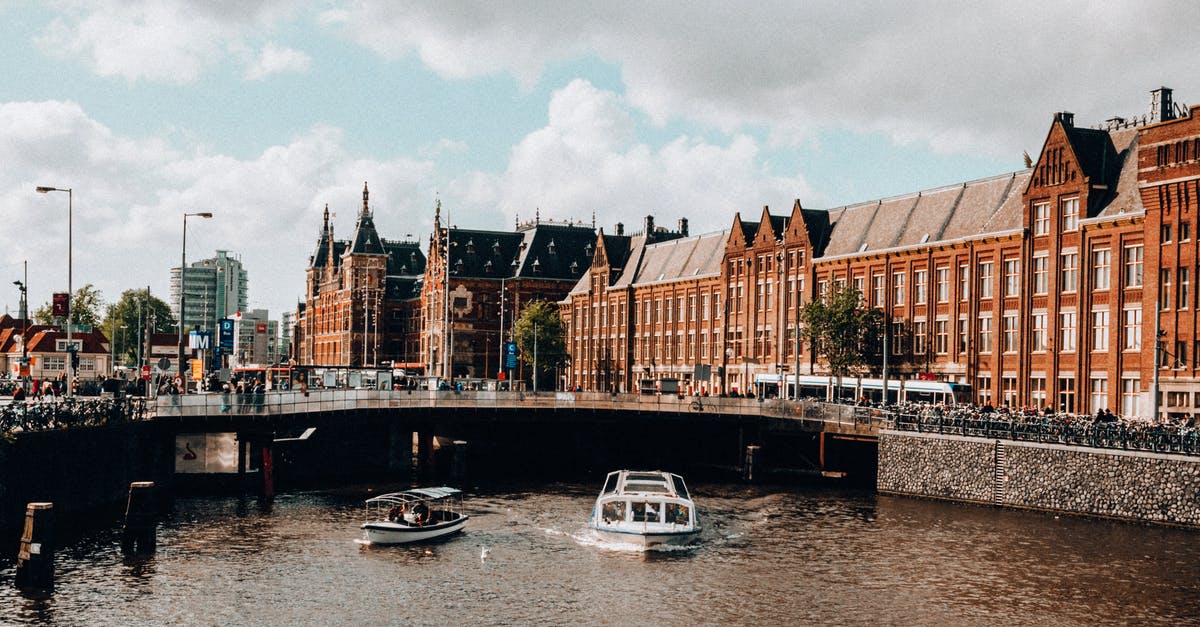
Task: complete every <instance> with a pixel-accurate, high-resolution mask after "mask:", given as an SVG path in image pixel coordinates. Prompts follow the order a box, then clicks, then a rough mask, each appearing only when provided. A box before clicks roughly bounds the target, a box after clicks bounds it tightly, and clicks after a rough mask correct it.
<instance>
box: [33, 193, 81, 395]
mask: <svg viewBox="0 0 1200 627" xmlns="http://www.w3.org/2000/svg"><path fill="white" fill-rule="evenodd" d="M35 189H36V190H37V193H39V194H48V193H50V192H66V193H67V353H68V360H67V361H68V363H67V396H68V397H70V396H74V395H75V390H74V388H75V360H74V359H70V356H71V355H73V354H74V349H75V343H74V342H72V341H71V299H72V297H73V296H74V294H73V293H72V292H71V267H72V263H71V262H72V259H71V257H72V255H71V251H72V246H71V237H72V214H73V213H74V211H73V210H72V205H73V204H74V192H72V191H71V189H72V188H70V187H67V188H59V187H45V186H40V185H39V186H38V187H36V188H35Z"/></svg>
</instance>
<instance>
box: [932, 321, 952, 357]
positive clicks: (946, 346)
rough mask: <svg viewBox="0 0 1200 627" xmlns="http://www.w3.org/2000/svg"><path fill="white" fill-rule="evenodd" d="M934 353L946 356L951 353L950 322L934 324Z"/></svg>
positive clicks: (936, 322) (935, 322)
mask: <svg viewBox="0 0 1200 627" xmlns="http://www.w3.org/2000/svg"><path fill="white" fill-rule="evenodd" d="M933 325H934V352H936V353H937V354H939V355H945V354H946V353H949V352H950V321H949V320H935V321H934V323H933Z"/></svg>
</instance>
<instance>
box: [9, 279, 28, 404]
mask: <svg viewBox="0 0 1200 627" xmlns="http://www.w3.org/2000/svg"><path fill="white" fill-rule="evenodd" d="M25 275H26V276H25V280H26V281H28V280H29V272H28V271H26V273H25ZM13 285H15V286H17V289H19V290H21V368H20V369H18V370H17V372H19V373H23V372H25V370H24V368H25V367H26V364H27V363H28V362H27V361H26V360H27V359H28V357H27V355H28V353H26V347H28V346H29V338H28V337H27V336H28V335H29V294H28V293H27V292H28V288H27V287H26V286H25V283H24V282H23V281H13ZM21 387H22V388H24V387H25V377H24V375H22V376H21Z"/></svg>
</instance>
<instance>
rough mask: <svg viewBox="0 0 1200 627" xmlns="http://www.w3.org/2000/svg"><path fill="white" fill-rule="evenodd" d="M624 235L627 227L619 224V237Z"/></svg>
mask: <svg viewBox="0 0 1200 627" xmlns="http://www.w3.org/2000/svg"><path fill="white" fill-rule="evenodd" d="M624 234H625V225H624V224H621V223H620V222H618V223H617V235H624Z"/></svg>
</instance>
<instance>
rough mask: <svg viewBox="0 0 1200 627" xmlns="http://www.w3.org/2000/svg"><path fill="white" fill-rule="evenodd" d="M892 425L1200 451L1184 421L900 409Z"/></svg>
mask: <svg viewBox="0 0 1200 627" xmlns="http://www.w3.org/2000/svg"><path fill="white" fill-rule="evenodd" d="M894 428H895V429H897V430H900V431H917V432H921V433H941V434H949V435H965V436H975V437H982V438H990V439H1003V440H1013V441H1017V442H1042V443H1046V444H1067V445H1073V446H1090V447H1094V448H1109V449H1121V450H1133V451H1153V452H1159V453H1180V454H1183V455H1200V430H1198V429H1196V428H1195V427H1192V426H1188V425H1186V424H1174V423H1151V422H1148V421H1130V420H1117V421H1097V420H1092V419H1091V418H1090V417H1088V416H1073V415H1065V414H1051V415H1025V414H1008V415H1005V414H996V413H989V414H983V413H976V412H969V413H968V412H950V413H940V414H939V413H937V412H927V413H922V414H911V413H898V414H896V415H895V420H894Z"/></svg>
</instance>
